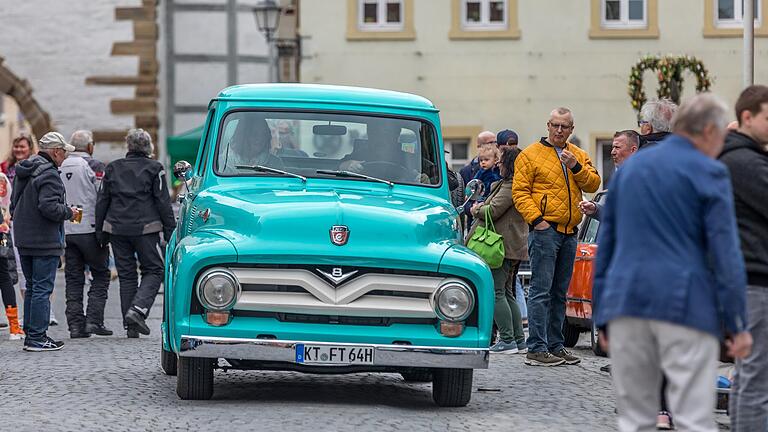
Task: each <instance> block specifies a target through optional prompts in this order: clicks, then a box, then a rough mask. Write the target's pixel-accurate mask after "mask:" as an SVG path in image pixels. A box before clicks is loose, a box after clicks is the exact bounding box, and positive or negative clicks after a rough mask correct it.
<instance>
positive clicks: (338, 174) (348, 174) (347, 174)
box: [315, 170, 395, 187]
mask: <svg viewBox="0 0 768 432" xmlns="http://www.w3.org/2000/svg"><path fill="white" fill-rule="evenodd" d="M315 172H316V173H318V174H330V175H334V176H336V177H355V178H361V179H366V180H373V181H377V182H381V183H385V184H387V185H388V186H389V187H392V186H394V185H395V184H394V183H392V182H391V181H389V180H384V179H380V178H376V177H371V176H367V175H365V174H360V173H356V172H352V171H334V170H317V171H315Z"/></svg>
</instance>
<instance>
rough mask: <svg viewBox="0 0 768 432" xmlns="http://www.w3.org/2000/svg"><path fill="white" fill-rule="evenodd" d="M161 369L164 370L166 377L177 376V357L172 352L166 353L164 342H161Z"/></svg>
mask: <svg viewBox="0 0 768 432" xmlns="http://www.w3.org/2000/svg"><path fill="white" fill-rule="evenodd" d="M160 367H161V368H162V369H163V372H165V374H166V375H171V376H173V375H176V372H177V357H176V353H174V352H172V351H166V350H165V348H163V342H162V341H161V342H160Z"/></svg>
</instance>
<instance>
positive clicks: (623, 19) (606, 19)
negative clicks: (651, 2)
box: [601, 0, 648, 29]
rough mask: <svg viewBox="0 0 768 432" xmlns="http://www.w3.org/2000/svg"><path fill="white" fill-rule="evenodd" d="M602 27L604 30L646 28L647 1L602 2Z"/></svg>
mask: <svg viewBox="0 0 768 432" xmlns="http://www.w3.org/2000/svg"><path fill="white" fill-rule="evenodd" d="M601 2H602V13H601V15H602V26H603V27H604V28H609V29H610V28H645V27H647V26H648V23H647V21H646V16H647V12H646V8H647V5H646V1H645V0H602V1H601Z"/></svg>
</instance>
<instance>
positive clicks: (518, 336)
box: [467, 148, 528, 354]
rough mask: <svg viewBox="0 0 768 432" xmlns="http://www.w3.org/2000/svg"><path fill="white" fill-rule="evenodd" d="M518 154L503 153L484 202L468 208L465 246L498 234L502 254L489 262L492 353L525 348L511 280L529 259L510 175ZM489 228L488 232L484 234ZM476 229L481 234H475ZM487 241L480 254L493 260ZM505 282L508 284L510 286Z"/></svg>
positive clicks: (526, 231) (509, 352)
mask: <svg viewBox="0 0 768 432" xmlns="http://www.w3.org/2000/svg"><path fill="white" fill-rule="evenodd" d="M518 154H520V150H519V149H517V148H514V149H508V150H506V151H504V153H502V155H501V161H500V162H499V171H500V173H501V177H502V179H501V180H499V181H497V182H496V183H494V184H493V185H492V186H491V193H490V195H488V198H486V200H485V201H484V202H480V203H476V204H475V205H473V206H472V208H471V209H470V212H471V213H472V215H473V216H474V217H475V222H474V224H472V228H471V229H470V231H469V234H468V235H467V239H468V246H469V247H470V248H471V249H473V250H476V251H477V249H475V248H474V247H473V246H475V245H476V244H477V243H479V240H487V239H488V238H490V239H493V236H492V235H490V234H499V235H501V237H502V242H503V250H504V256H503V259H502V260H501V265H500V266H498V267H497V266H496V265H495V263H492V262H489V266H490V267H491V274H492V275H493V287H494V291H495V299H496V304H495V307H494V311H493V319H494V321H495V322H496V326H497V327H498V329H499V341H498V342H497V343H496V344H494V345H493V346H492V347H491V352H492V353H504V354H516V353H525V352H527V349H526V345H525V336H524V335H523V322H522V318H521V315H520V308H519V307H518V305H517V302H516V301H515V292H514V286H515V284H514V280H515V277H516V276H517V269H518V267H519V266H520V261H524V260H527V259H528V225H527V224H526V223H525V221H524V220H523V217H522V216H520V213H518V211H517V209H516V208H515V204H514V202H513V201H512V178H513V177H514V171H515V159H516V158H517V155H518ZM491 230H492V231H491ZM488 231H491V233H490V234H486V233H487V232H488ZM494 231H495V232H494ZM478 232H480V234H484V235H478V234H476V233H478ZM489 236H490V237H489ZM488 242H489V241H485V242H484V243H483V244H484V245H485V246H483V248H485V249H484V250H483V253H480V255H481V256H484V258H485V257H486V255H487V256H488V257H489V258H491V259H490V261H494V259H493V258H492V257H493V255H494V253H496V254H497V253H498V252H494V253H491V252H489V250H488V249H489V245H488V244H487V243H488ZM494 267H496V268H494ZM508 285H509V286H510V287H511V289H509V290H508V289H507V286H508Z"/></svg>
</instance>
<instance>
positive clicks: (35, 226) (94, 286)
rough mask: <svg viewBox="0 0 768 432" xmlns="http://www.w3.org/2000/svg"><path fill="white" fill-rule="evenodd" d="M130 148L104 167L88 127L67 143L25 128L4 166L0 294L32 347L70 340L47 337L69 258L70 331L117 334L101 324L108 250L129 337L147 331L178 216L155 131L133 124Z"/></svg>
mask: <svg viewBox="0 0 768 432" xmlns="http://www.w3.org/2000/svg"><path fill="white" fill-rule="evenodd" d="M126 145H127V149H128V153H127V154H126V157H125V158H122V159H118V160H116V161H113V162H111V163H110V164H108V165H106V166H105V165H104V164H103V163H102V162H100V161H98V160H96V159H94V158H93V156H92V155H93V149H94V142H93V134H92V133H91V132H90V131H87V130H78V131H76V132H74V133H73V134H72V136H71V138H70V140H69V142H68V141H66V140H65V138H64V136H62V135H61V134H59V133H58V132H49V133H47V134H45V135H44V136H43V137H42V138H40V140H39V141H38V142H37V143H35V141H34V140H33V139H32V137H30V136H27V135H23V136H20V137H18V138H17V139H16V140H14V142H13V147H12V153H11V156H10V157H9V158H8V160H7V161H6V162H5V163H3V164H2V165H0V169H2V175H0V208H2V215H3V223H2V224H0V236H1V237H2V238H0V292H1V293H2V297H3V303H4V305H5V311H6V317H7V319H8V326H9V332H10V338H11V339H22V338H23V339H24V342H23V349H24V350H25V351H32V352H40V351H56V350H60V349H61V348H62V347H63V345H64V343H63V342H62V341H57V340H54V339H53V338H51V337H50V336H49V335H48V326H49V325H50V324H52V323H54V322H55V321H54V317H53V314H52V311H51V295H52V293H53V287H54V281H55V277H56V272H57V270H58V268H60V267H61V266H62V265H63V266H64V272H65V295H66V320H67V326H68V330H69V335H70V337H71V338H73V339H74V338H87V337H90V336H91V335H94V334H95V335H100V336H109V335H112V334H113V333H114V332H113V331H112V330H110V329H108V328H107V327H106V326H105V325H104V308H105V305H106V302H107V295H108V290H109V284H110V277H111V274H110V273H111V272H110V269H109V265H110V264H109V263H110V258H111V256H110V255H112V256H113V257H114V262H115V265H116V268H117V277H118V279H119V283H120V304H121V310H122V314H123V327H124V329H125V331H126V336H127V337H129V338H137V337H139V334H144V335H148V334H149V333H150V328H149V326H148V325H147V323H146V318H147V316H148V315H149V310H150V308H151V307H152V304H153V303H154V300H155V297H156V295H157V293H158V291H159V289H160V285H161V283H162V280H163V274H164V273H163V272H164V269H163V252H162V250H163V248H162V246H163V245H164V242H165V240H166V239H168V238H170V235H171V234H172V232H173V230H174V228H175V226H176V222H175V218H174V215H173V210H172V209H171V199H170V194H169V191H168V184H167V179H166V176H165V171H164V169H163V166H162V164H161V163H159V162H157V161H156V160H154V159H152V157H151V156H152V154H153V152H154V145H153V144H152V138H151V136H150V135H149V133H147V132H146V131H144V130H142V129H133V130H131V131H129V133H128V135H127V136H126ZM110 249H111V253H110ZM17 265H18V267H17ZM19 269H20V270H21V271H18V270H19ZM138 271H140V272H141V281H140V282H139V275H138ZM86 280H89V284H88V285H89V289H88V293H87V298H88V300H87V308H84V305H83V303H84V290H85V286H86ZM17 281H18V283H19V285H20V293H21V295H22V297H23V302H24V304H23V313H24V314H23V317H21V316H19V309H18V305H17V303H16V295H15V290H14V284H15V283H16V282H17Z"/></svg>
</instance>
